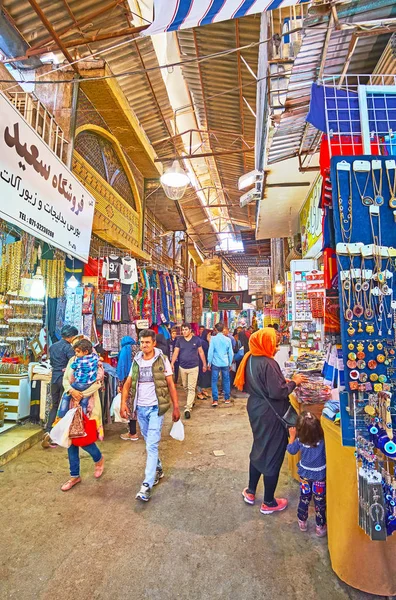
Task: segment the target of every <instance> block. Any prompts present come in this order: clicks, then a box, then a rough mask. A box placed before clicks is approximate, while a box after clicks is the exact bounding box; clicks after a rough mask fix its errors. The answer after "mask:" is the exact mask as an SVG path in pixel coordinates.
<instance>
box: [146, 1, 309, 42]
mask: <svg viewBox="0 0 396 600" xmlns="http://www.w3.org/2000/svg"><path fill="white" fill-rule="evenodd" d="M305 2H309V0H276V2H274V0H245V1H243V0H242V1H241V0H220V1H214V0H154V22H153V23H152V24H151V25H150V27H149V28H148V29H146V30H145V31H143V35H154V34H156V33H164V32H166V31H177V30H179V29H190V28H191V27H198V26H200V25H208V24H209V23H217V22H218V21H228V19H240V18H241V17H245V16H247V15H253V14H257V13H261V12H263V11H266V10H273V9H275V8H283V7H286V6H295V5H296V4H303V3H305Z"/></svg>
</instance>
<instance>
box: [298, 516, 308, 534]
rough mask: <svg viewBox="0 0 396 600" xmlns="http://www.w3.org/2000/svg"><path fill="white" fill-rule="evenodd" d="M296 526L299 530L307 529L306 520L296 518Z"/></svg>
mask: <svg viewBox="0 0 396 600" xmlns="http://www.w3.org/2000/svg"><path fill="white" fill-rule="evenodd" d="M298 526H299V528H300V531H308V523H307V521H301V520H300V519H298Z"/></svg>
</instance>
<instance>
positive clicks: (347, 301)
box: [337, 256, 353, 321]
mask: <svg viewBox="0 0 396 600" xmlns="http://www.w3.org/2000/svg"><path fill="white" fill-rule="evenodd" d="M337 259H338V264H339V272H340V273H344V275H345V277H344V279H342V277H341V296H342V306H343V309H344V317H345V321H352V319H353V310H352V309H351V288H352V282H351V279H350V278H351V271H343V270H342V264H341V260H340V258H339V257H338V256H337Z"/></svg>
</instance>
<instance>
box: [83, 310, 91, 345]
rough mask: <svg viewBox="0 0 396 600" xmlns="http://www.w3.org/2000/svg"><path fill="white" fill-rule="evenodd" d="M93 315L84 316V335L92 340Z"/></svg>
mask: <svg viewBox="0 0 396 600" xmlns="http://www.w3.org/2000/svg"><path fill="white" fill-rule="evenodd" d="M92 324H93V315H92V314H91V315H83V334H84V335H85V336H86V337H87V338H88V339H90V340H92Z"/></svg>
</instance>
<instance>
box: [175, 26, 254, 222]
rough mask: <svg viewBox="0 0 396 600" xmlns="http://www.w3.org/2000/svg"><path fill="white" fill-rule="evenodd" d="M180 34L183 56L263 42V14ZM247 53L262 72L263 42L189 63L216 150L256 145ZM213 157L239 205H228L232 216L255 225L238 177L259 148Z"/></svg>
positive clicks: (187, 75) (231, 199) (231, 198)
mask: <svg viewBox="0 0 396 600" xmlns="http://www.w3.org/2000/svg"><path fill="white" fill-rule="evenodd" d="M177 35H178V39H179V44H180V49H181V54H182V57H183V58H192V57H199V56H203V55H206V54H210V53H215V52H220V51H224V50H227V49H234V48H236V47H240V46H245V45H248V44H250V43H252V42H258V40H259V35H260V16H259V15H252V16H250V17H246V18H244V19H239V20H233V21H225V22H221V23H216V24H212V25H210V26H205V27H198V28H195V29H193V30H182V31H179V32H178V34H177ZM242 57H243V59H245V60H246V62H247V64H248V65H249V67H250V68H251V69H252V70H253V72H254V73H257V64H258V46H257V45H256V46H254V47H252V48H248V49H246V50H243V51H241V52H240V54H239V53H237V52H235V53H233V54H230V55H227V56H222V57H218V58H214V59H212V60H210V61H208V62H202V63H200V64H197V63H191V64H187V65H184V66H183V74H184V77H185V79H186V81H187V84H188V86H189V89H190V91H191V95H192V98H193V101H194V105H195V108H196V113H197V117H198V120H199V123H200V126H201V128H202V129H209V130H213V131H215V132H216V136H215V137H212V138H211V141H210V144H211V148H212V150H213V152H220V151H223V150H225V149H232V148H236V149H239V150H240V149H242V148H247V147H252V146H253V145H254V137H255V126H256V119H255V117H254V115H253V114H252V112H251V110H250V109H249V107H248V104H249V106H250V107H251V109H252V110H253V111H255V110H256V85H255V81H254V78H253V76H252V74H251V73H250V72H249V71H248V69H247V68H246V66H245V64H244V63H243V60H242ZM238 88H240V89H238ZM242 140H245V141H246V142H247V145H245V144H244V143H243V141H242ZM213 162H214V166H215V167H216V170H217V172H218V175H219V178H220V183H221V186H222V187H223V188H224V189H225V190H226V191H227V197H228V200H229V202H230V204H233V205H234V206H233V207H232V208H230V209H229V210H228V214H229V215H230V217H231V219H232V220H233V221H236V222H245V224H246V226H247V227H251V226H253V224H254V220H255V217H254V212H253V210H252V208H251V207H245V208H240V207H239V198H240V196H241V193H240V192H239V191H238V178H239V177H240V176H241V175H243V174H244V173H247V172H249V171H251V170H253V169H254V152H250V153H240V152H239V153H235V154H228V155H219V156H215V157H214V158H213Z"/></svg>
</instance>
